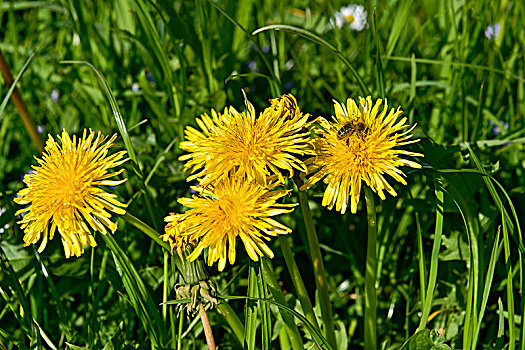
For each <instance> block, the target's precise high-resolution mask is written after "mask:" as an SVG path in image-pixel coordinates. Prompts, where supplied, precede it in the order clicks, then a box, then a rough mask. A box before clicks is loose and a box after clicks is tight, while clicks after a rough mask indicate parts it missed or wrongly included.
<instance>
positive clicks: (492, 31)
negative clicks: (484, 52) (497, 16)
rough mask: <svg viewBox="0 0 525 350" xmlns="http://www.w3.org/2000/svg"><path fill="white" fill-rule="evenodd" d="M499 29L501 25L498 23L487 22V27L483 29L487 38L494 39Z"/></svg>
mask: <svg viewBox="0 0 525 350" xmlns="http://www.w3.org/2000/svg"><path fill="white" fill-rule="evenodd" d="M500 29H501V25H500V24H499V23H496V24H489V25H488V26H487V29H485V36H486V37H487V39H489V40H496V39H497V38H498V36H499V31H500Z"/></svg>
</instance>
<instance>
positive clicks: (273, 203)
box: [166, 176, 295, 271]
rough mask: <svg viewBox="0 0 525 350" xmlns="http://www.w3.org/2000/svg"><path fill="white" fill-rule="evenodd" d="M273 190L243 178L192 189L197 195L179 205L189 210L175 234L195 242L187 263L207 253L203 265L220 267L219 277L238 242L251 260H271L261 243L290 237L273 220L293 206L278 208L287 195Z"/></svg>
mask: <svg viewBox="0 0 525 350" xmlns="http://www.w3.org/2000/svg"><path fill="white" fill-rule="evenodd" d="M275 184H276V183H273V184H270V187H269V188H268V187H263V186H261V185H259V184H257V183H255V182H254V181H251V180H249V179H247V178H246V177H239V176H237V177H223V178H222V179H221V180H218V181H215V182H214V183H213V184H212V185H209V186H207V187H194V190H196V191H197V194H196V195H194V196H192V198H181V199H179V203H180V204H182V205H184V206H185V207H187V208H189V209H188V210H187V211H186V212H184V213H183V214H180V215H179V216H177V218H176V219H177V221H178V230H180V231H179V232H181V233H182V235H184V236H188V240H189V241H195V242H198V243H196V247H195V249H194V250H193V252H192V253H191V254H190V255H189V256H188V260H190V261H193V260H195V259H196V258H197V257H198V256H199V255H200V254H201V253H202V251H203V250H204V249H206V248H208V265H209V266H211V265H213V263H215V262H216V261H219V263H218V269H219V271H222V270H223V269H224V267H225V265H226V260H228V261H229V262H230V264H233V263H234V262H235V257H236V240H237V237H240V238H241V241H242V242H243V244H244V247H245V248H246V251H247V252H248V255H249V257H250V258H251V259H252V260H254V261H258V260H259V257H261V256H264V255H265V256H268V257H270V258H272V257H273V252H272V251H271V249H270V248H269V247H268V245H267V244H266V241H269V240H270V237H272V236H277V235H284V234H288V233H290V232H291V230H290V229H289V228H288V227H286V226H285V225H283V224H281V223H279V222H277V221H276V220H274V219H273V217H274V216H276V215H280V214H284V213H289V212H291V211H293V207H294V206H295V204H280V203H277V201H278V200H279V199H280V198H281V197H283V196H285V195H286V194H288V193H289V190H276V189H273V188H275V187H274V186H275ZM168 218H169V217H168ZM168 218H166V220H168ZM169 220H171V219H169Z"/></svg>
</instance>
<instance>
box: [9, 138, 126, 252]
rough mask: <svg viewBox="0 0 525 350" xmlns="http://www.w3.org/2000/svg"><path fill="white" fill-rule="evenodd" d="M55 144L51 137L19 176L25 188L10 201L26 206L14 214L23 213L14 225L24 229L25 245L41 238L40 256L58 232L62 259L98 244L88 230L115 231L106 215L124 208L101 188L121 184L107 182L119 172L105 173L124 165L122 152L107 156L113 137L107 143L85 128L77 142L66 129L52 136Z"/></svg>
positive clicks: (108, 216) (121, 211) (112, 223)
mask: <svg viewBox="0 0 525 350" xmlns="http://www.w3.org/2000/svg"><path fill="white" fill-rule="evenodd" d="M57 137H58V139H59V140H60V143H61V145H60V144H58V143H57V142H56V141H55V140H54V139H53V137H52V136H51V135H50V136H49V138H48V140H47V142H46V146H45V150H44V153H43V156H42V159H37V162H38V165H36V166H33V167H32V168H33V171H32V172H30V173H27V174H26V175H25V176H24V183H25V184H26V185H27V187H25V188H23V189H22V190H20V191H19V192H18V194H17V197H16V198H15V199H14V200H15V202H17V203H18V204H21V205H27V206H26V207H25V208H23V209H20V210H18V211H17V212H16V215H19V214H23V213H25V214H23V217H22V220H20V221H18V223H19V224H20V225H21V228H22V229H23V230H24V242H25V246H28V245H30V244H36V243H37V242H38V241H40V240H41V239H42V242H41V243H40V247H39V248H38V251H39V252H42V251H43V250H44V248H45V247H46V245H47V242H48V240H50V239H53V236H54V235H55V232H56V231H57V230H58V233H59V234H60V237H61V239H62V244H63V246H64V252H65V256H66V258H69V257H70V256H71V255H74V256H80V255H82V253H83V252H84V246H85V245H87V244H89V245H91V246H92V247H95V246H96V245H97V243H96V242H95V239H94V237H93V235H92V234H91V230H93V231H98V232H101V233H103V234H106V233H107V229H106V228H108V229H110V230H112V231H114V230H116V229H117V225H116V224H115V223H114V222H112V221H111V220H110V218H111V214H110V212H113V213H116V214H119V215H122V214H124V213H125V212H126V211H125V210H124V209H123V208H125V207H126V205H125V204H122V203H120V202H119V201H118V200H117V199H116V197H117V195H115V194H112V193H108V192H106V191H104V190H103V189H102V188H101V187H100V186H116V185H119V184H121V183H123V182H124V181H126V179H124V180H110V178H112V177H114V176H116V175H119V174H120V173H122V172H123V171H124V169H120V170H118V171H116V172H113V173H110V172H108V170H109V169H111V168H114V167H117V166H119V165H121V164H122V163H124V162H125V161H127V159H123V157H124V155H125V154H126V151H120V152H116V153H113V154H112V155H108V152H109V149H110V148H111V147H113V141H115V139H116V137H117V135H116V134H115V135H113V136H112V137H111V138H110V139H109V140H107V142H106V143H104V141H105V140H106V137H105V136H103V135H101V134H100V132H98V133H97V134H95V133H94V132H92V131H91V130H89V134H88V133H87V131H86V130H84V133H83V136H82V138H81V139H80V138H78V139H77V137H76V136H74V135H73V138H71V137H70V136H69V134H68V133H67V131H65V130H64V131H62V135H58V136H57Z"/></svg>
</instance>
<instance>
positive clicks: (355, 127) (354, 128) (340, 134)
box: [337, 121, 369, 140]
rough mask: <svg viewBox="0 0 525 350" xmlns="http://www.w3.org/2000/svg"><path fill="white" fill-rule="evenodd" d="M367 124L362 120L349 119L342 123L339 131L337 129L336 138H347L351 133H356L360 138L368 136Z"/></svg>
mask: <svg viewBox="0 0 525 350" xmlns="http://www.w3.org/2000/svg"><path fill="white" fill-rule="evenodd" d="M368 131H369V129H368V125H366V124H365V123H364V122H362V121H350V122H348V123H346V124H345V125H343V127H342V128H341V129H339V131H337V138H338V139H339V140H343V139H348V138H349V137H350V136H352V135H354V134H355V135H356V136H357V137H359V138H360V139H361V140H362V139H364V138H365V137H366V136H368Z"/></svg>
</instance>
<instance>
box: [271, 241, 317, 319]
mask: <svg viewBox="0 0 525 350" xmlns="http://www.w3.org/2000/svg"><path fill="white" fill-rule="evenodd" d="M279 245H280V246H281V251H282V252H283V256H284V260H285V261H286V267H287V268H288V273H289V274H290V277H291V278H292V282H293V285H294V287H295V290H296V292H297V297H298V298H299V302H300V303H301V307H302V308H303V313H304V315H305V316H306V318H307V319H308V321H309V322H310V323H311V324H312V326H313V327H315V328H317V329H320V328H319V324H318V323H317V319H316V318H315V314H314V309H313V307H312V302H311V301H310V298H309V297H308V292H307V291H306V287H305V286H304V282H303V278H302V277H301V273H300V271H299V268H298V267H297V264H296V262H295V259H294V255H293V253H292V250H291V249H290V244H289V243H288V240H287V238H286V237H284V236H279Z"/></svg>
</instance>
